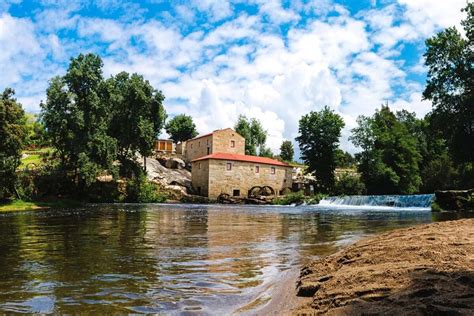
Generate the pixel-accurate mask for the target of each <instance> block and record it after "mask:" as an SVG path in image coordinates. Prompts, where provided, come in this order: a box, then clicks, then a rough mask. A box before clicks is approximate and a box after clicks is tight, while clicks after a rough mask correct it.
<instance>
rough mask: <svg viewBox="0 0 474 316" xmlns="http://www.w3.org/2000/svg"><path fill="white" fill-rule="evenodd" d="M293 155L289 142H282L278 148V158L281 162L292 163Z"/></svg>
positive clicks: (291, 145) (293, 150) (291, 144)
mask: <svg viewBox="0 0 474 316" xmlns="http://www.w3.org/2000/svg"><path fill="white" fill-rule="evenodd" d="M294 155H295V149H294V148H293V143H292V142H291V141H289V140H284V141H283V142H282V143H281V146H280V158H281V159H283V161H288V162H291V161H293V156H294Z"/></svg>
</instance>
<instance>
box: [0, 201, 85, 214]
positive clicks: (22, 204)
mask: <svg viewBox="0 0 474 316" xmlns="http://www.w3.org/2000/svg"><path fill="white" fill-rule="evenodd" d="M83 204H84V203H82V202H80V201H75V200H66V199H61V200H59V199H58V200H49V201H34V202H28V201H23V200H11V201H7V202H2V203H0V213H2V212H18V211H34V210H44V209H50V208H65V207H78V206H81V205H83Z"/></svg>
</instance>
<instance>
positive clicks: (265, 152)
mask: <svg viewBox="0 0 474 316" xmlns="http://www.w3.org/2000/svg"><path fill="white" fill-rule="evenodd" d="M258 155H259V156H260V157H267V158H273V156H274V155H273V152H272V150H271V149H270V148H268V147H265V146H261V147H260V150H259V152H258Z"/></svg>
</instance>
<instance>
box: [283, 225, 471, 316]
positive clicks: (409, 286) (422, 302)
mask: <svg viewBox="0 0 474 316" xmlns="http://www.w3.org/2000/svg"><path fill="white" fill-rule="evenodd" d="M297 291H298V295H299V296H305V297H309V301H307V303H304V304H301V305H300V306H299V307H297V308H294V309H293V310H292V313H293V314H305V315H317V314H328V315H377V314H385V315H407V314H408V315H474V219H464V220H457V221H449V222H439V223H433V224H428V225H419V226H414V227H410V228H407V229H400V230H396V231H392V232H388V233H384V234H381V235H378V236H375V237H370V238H367V239H363V240H361V241H359V242H357V243H355V244H354V245H352V246H349V247H347V248H345V249H343V250H341V251H339V252H337V253H335V254H333V255H330V256H328V257H325V258H322V259H320V260H317V261H315V262H313V263H311V264H310V265H308V266H306V267H304V268H303V269H302V271H301V274H300V277H299V281H298V286H297Z"/></svg>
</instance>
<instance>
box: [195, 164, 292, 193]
mask: <svg viewBox="0 0 474 316" xmlns="http://www.w3.org/2000/svg"><path fill="white" fill-rule="evenodd" d="M200 162H201V169H200V170H201V172H199V171H198V170H199V169H198V165H197V164H198V163H199V161H198V162H195V163H193V187H195V188H196V187H197V186H201V188H203V187H205V184H206V181H207V182H208V188H207V189H206V190H203V189H201V190H202V191H201V192H202V194H203V195H205V192H204V191H207V196H208V197H209V198H213V199H215V198H217V197H218V196H219V195H220V194H221V193H227V194H229V195H230V196H234V190H239V193H240V195H239V196H241V197H247V195H248V191H249V190H250V189H251V188H253V187H254V186H270V187H272V188H273V189H274V190H275V192H276V194H277V195H278V194H279V193H280V191H282V190H283V189H285V188H289V189H291V174H292V167H283V166H273V165H266V164H256V163H249V162H241V161H227V160H215V159H209V160H205V161H200ZM227 163H231V164H232V169H231V170H227ZM256 166H259V172H258V173H257V172H256ZM206 168H208V169H206ZM272 168H275V174H272V173H271V170H272ZM196 169H197V170H196ZM195 170H196V173H195ZM205 170H208V174H209V176H208V177H206V175H205V174H203V172H205Z"/></svg>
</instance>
